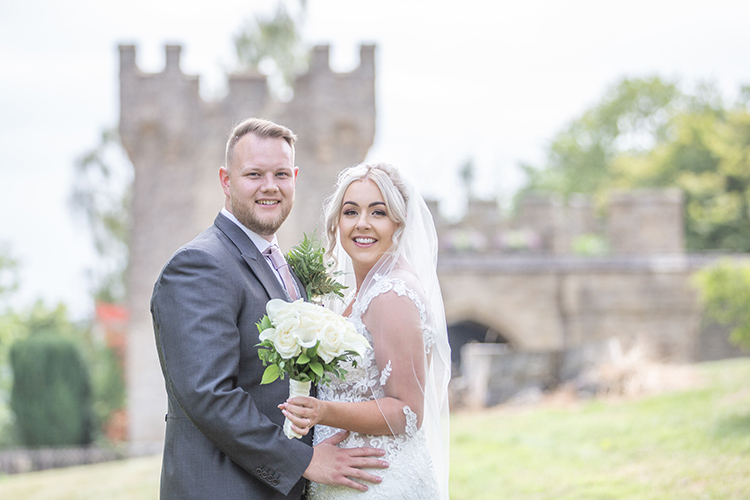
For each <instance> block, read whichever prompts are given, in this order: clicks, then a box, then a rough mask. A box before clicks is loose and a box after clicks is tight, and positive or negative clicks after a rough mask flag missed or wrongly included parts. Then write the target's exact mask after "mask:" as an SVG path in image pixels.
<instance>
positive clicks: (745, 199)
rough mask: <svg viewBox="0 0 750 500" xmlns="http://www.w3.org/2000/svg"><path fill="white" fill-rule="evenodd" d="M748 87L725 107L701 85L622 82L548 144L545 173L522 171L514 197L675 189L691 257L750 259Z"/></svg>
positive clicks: (602, 199)
mask: <svg viewBox="0 0 750 500" xmlns="http://www.w3.org/2000/svg"><path fill="white" fill-rule="evenodd" d="M748 100H750V87H744V88H742V89H740V92H739V98H738V99H737V100H736V101H735V102H731V103H727V102H725V99H724V98H722V96H721V94H720V93H719V91H718V90H717V89H716V88H715V87H713V86H711V85H708V84H700V85H698V86H697V87H696V88H695V90H693V91H692V92H688V91H686V90H684V89H683V88H682V86H680V85H679V84H678V83H676V82H669V81H665V80H662V79H661V78H658V77H652V78H644V79H623V80H622V81H620V82H618V83H616V84H615V85H613V86H612V87H611V88H610V89H609V90H608V91H607V92H606V93H605V94H604V96H603V97H602V98H601V99H600V101H599V102H598V103H596V104H594V105H593V106H592V107H591V108H589V109H588V110H586V111H585V112H584V113H583V114H582V115H581V116H579V117H578V118H577V119H575V120H573V121H572V122H571V123H569V124H568V125H567V126H566V127H565V128H563V130H561V131H560V132H558V133H557V134H556V135H555V137H553V138H552V140H551V142H550V144H549V146H548V147H547V152H546V161H545V163H544V165H541V166H534V165H528V164H526V165H522V167H523V169H524V171H525V172H526V174H527V176H528V183H527V184H526V186H525V187H524V188H523V189H522V190H521V191H520V192H519V194H518V196H523V195H524V194H525V193H528V192H532V191H535V192H555V193H561V194H562V195H564V196H566V197H567V196H570V195H572V194H574V193H588V194H592V195H594V197H595V199H596V201H597V203H598V205H599V206H600V207H603V206H606V200H607V196H608V194H609V193H610V192H611V191H613V190H628V189H639V188H665V187H676V188H679V189H680V190H682V191H683V193H684V194H685V201H686V208H685V230H686V245H687V250H688V251H702V250H725V251H739V252H747V251H750V168H748V167H749V165H750V113H749V112H748Z"/></svg>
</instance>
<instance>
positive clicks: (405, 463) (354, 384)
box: [308, 276, 440, 500]
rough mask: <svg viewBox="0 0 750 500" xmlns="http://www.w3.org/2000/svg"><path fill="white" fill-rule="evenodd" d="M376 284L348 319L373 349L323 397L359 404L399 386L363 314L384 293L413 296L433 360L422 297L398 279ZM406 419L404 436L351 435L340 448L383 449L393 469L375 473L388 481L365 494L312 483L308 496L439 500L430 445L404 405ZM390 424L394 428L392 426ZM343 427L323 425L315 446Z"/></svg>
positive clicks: (319, 499)
mask: <svg viewBox="0 0 750 500" xmlns="http://www.w3.org/2000/svg"><path fill="white" fill-rule="evenodd" d="M374 282H375V283H374V284H373V286H371V287H369V288H368V289H367V291H366V292H365V295H366V296H364V297H358V300H357V301H356V302H355V303H354V305H353V309H352V313H351V316H350V317H349V320H350V321H352V322H353V323H354V326H355V327H356V329H357V331H358V332H359V333H361V334H362V335H364V336H365V338H367V340H368V342H370V345H371V346H372V348H370V349H368V351H367V353H366V354H365V356H363V358H362V359H360V360H359V361H358V365H357V367H356V368H354V367H352V366H351V364H349V365H345V368H346V369H347V370H348V373H347V375H346V378H345V379H343V380H338V379H337V380H334V381H333V382H331V384H330V385H328V386H326V385H320V386H319V387H318V398H319V399H321V400H328V401H342V402H359V401H368V400H372V399H379V398H383V397H385V396H386V393H387V389H388V384H389V383H396V382H397V381H394V380H392V379H391V374H392V371H393V365H392V363H391V360H390V359H388V360H387V362H386V361H385V360H381V365H383V366H382V368H381V367H379V366H378V364H377V361H376V350H377V349H378V345H377V341H378V340H381V341H382V339H378V338H376V339H373V335H372V334H371V333H370V332H369V331H368V330H367V328H366V327H365V324H364V323H363V321H362V316H363V315H364V314H365V312H366V311H367V308H368V307H369V306H370V303H371V302H372V300H373V299H374V298H376V297H377V296H378V295H380V294H384V293H388V292H394V293H396V294H397V295H398V297H408V298H409V299H410V300H411V301H412V302H413V303H414V305H415V306H416V308H417V310H418V311H419V317H420V320H421V324H422V337H423V342H424V351H425V355H426V356H427V357H429V355H430V351H431V349H432V347H433V345H434V343H435V339H434V333H433V332H432V331H431V330H430V329H429V328H428V327H427V325H428V321H427V311H426V310H425V306H424V303H423V302H422V300H421V299H420V296H419V295H418V293H417V292H416V291H415V290H413V289H412V288H410V287H409V286H408V285H407V283H406V281H404V280H403V279H399V278H396V277H392V276H391V277H387V278H384V277H381V276H375V279H374ZM402 410H403V413H404V415H405V417H406V427H405V432H403V433H399V434H395V435H392V434H388V435H383V436H373V435H364V434H360V433H356V432H352V433H351V434H350V435H349V436H348V437H347V439H346V440H345V441H344V442H343V443H341V445H340V446H342V447H346V448H352V447H360V446H372V447H375V448H381V449H384V450H385V452H386V454H385V457H384V459H385V460H386V461H388V462H389V464H390V467H389V468H387V469H383V470H376V471H374V474H376V475H379V476H380V477H382V478H383V481H382V482H381V483H380V484H368V487H369V489H368V491H367V492H365V493H362V492H359V491H356V490H353V489H351V488H346V487H341V486H338V487H337V486H329V485H324V484H318V483H310V485H309V487H308V498H309V499H311V500H334V499H355V498H356V499H365V498H366V499H375V498H378V499H389V500H397V499H415V500H416V499H424V500H428V499H429V500H432V499H437V498H440V493H439V487H438V481H437V478H436V473H435V468H434V467H433V464H432V460H431V455H430V452H429V450H428V447H427V440H426V436H425V430H424V427H422V428H417V415H416V413H414V412H413V411H412V409H411V408H409V407H408V406H404V407H403V409H402ZM389 425H390V424H389ZM338 430H339V429H334V428H331V427H327V426H323V425H318V426H316V427H315V433H314V443H315V444H318V443H320V442H321V441H323V440H324V439H327V438H329V437H331V436H332V435H333V434H335V433H336V432H337V431H338Z"/></svg>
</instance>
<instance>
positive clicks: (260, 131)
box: [224, 118, 297, 168]
mask: <svg viewBox="0 0 750 500" xmlns="http://www.w3.org/2000/svg"><path fill="white" fill-rule="evenodd" d="M246 134H255V135H257V136H258V137H272V138H274V139H276V138H281V139H284V140H285V141H286V142H287V143H288V144H289V146H290V147H291V148H292V163H294V143H295V142H297V136H296V135H295V134H294V132H292V131H291V130H289V129H288V128H286V127H284V126H283V125H279V124H278V123H274V122H272V121H269V120H264V119H262V118H248V119H246V120H243V121H242V122H241V123H240V124H239V125H237V126H236V127H234V130H232V133H230V134H229V139H228V140H227V149H226V153H225V155H224V166H225V167H226V168H229V162H230V161H231V160H232V155H233V154H234V146H235V145H236V144H237V141H239V140H240V139H241V138H242V136H244V135H246Z"/></svg>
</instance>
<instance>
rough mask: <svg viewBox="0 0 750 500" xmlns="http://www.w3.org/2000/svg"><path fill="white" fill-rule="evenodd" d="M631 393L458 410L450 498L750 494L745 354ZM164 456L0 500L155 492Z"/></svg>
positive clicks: (16, 484) (25, 487) (33, 482)
mask: <svg viewBox="0 0 750 500" xmlns="http://www.w3.org/2000/svg"><path fill="white" fill-rule="evenodd" d="M697 371H698V375H699V377H698V378H699V382H698V383H697V385H696V387H693V388H691V389H687V390H680V391H677V392H670V393H664V394H660V395H656V396H650V397H642V398H638V399H616V400H591V401H585V402H578V403H574V404H567V405H563V406H559V405H544V404H542V405H536V406H526V407H520V408H503V407H500V408H496V409H490V410H486V411H481V412H473V413H468V412H457V413H455V414H454V415H453V416H452V419H451V436H452V439H451V441H452V442H451V499H452V500H465V499H472V500H481V499H493V500H494V499H501V500H514V499H524V500H542V499H550V500H552V499H554V500H567V499H570V500H574V499H575V500H588V499H590V500H610V499H611V500H615V499H628V500H667V499H675V500H678V499H679V500H690V499H696V500H697V499H711V500H722V499H733V500H735V499H736V500H739V499H750V358H745V359H739V360H730V361H722V362H718V363H707V364H702V365H698V367H697ZM159 463H160V460H159V457H148V458H138V459H130V460H122V461H118V462H111V463H106V464H99V465H89V466H84V467H72V468H69V469H58V470H51V471H42V472H33V473H29V474H21V475H14V476H0V498H2V499H6V498H7V499H24V500H63V499H64V500H67V499H71V500H72V499H75V500H87V499H97V500H99V499H105V498H106V499H128V500H140V499H144V500H145V499H149V500H150V499H155V498H157V497H158V494H157V492H158V482H159Z"/></svg>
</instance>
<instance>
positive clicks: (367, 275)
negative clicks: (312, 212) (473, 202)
mask: <svg viewBox="0 0 750 500" xmlns="http://www.w3.org/2000/svg"><path fill="white" fill-rule="evenodd" d="M324 216H325V230H326V239H327V245H326V248H327V249H328V251H327V253H326V257H328V258H329V259H330V258H334V259H335V260H336V263H337V268H338V269H339V270H342V271H345V274H344V276H346V277H347V278H348V279H349V280H351V279H352V277H353V279H354V283H345V284H349V285H350V286H349V290H353V292H352V294H351V296H350V297H349V298H348V300H347V301H345V303H344V304H343V305H339V306H338V308H339V309H344V310H343V312H342V314H343V315H344V316H347V317H348V318H349V320H350V321H351V322H352V323H353V324H354V325H355V327H356V328H357V331H358V332H360V333H361V334H363V335H364V336H365V337H366V338H367V340H368V341H369V342H370V344H371V346H372V348H371V349H369V350H368V352H367V353H366V354H365V356H363V357H362V359H359V360H358V362H357V364H356V366H354V365H353V364H349V365H348V366H345V368H346V369H347V370H348V373H347V375H346V377H345V378H344V379H343V380H334V381H333V382H331V384H330V385H327V386H326V385H321V386H319V387H318V399H315V398H309V397H308V398H299V397H297V398H292V399H290V400H288V401H287V402H286V403H284V404H283V405H281V408H282V411H283V412H284V414H285V415H286V416H287V417H288V418H289V419H290V420H291V421H292V423H293V428H294V430H295V431H296V432H298V433H300V434H306V433H307V432H308V431H309V430H310V429H311V428H312V426H315V432H314V442H315V444H317V443H319V442H321V441H323V440H324V439H326V438H328V437H330V436H332V435H333V434H334V433H335V432H337V431H338V430H340V429H347V430H349V431H351V432H350V434H349V436H348V437H347V438H346V440H344V441H343V442H342V443H341V445H340V446H343V447H356V446H372V447H376V448H382V449H384V450H385V451H386V455H385V457H384V458H385V460H387V461H388V462H389V464H390V467H389V468H388V469H386V470H384V471H383V473H382V482H381V483H379V484H377V485H371V486H369V487H368V490H367V492H365V493H361V492H359V491H355V490H353V489H350V488H346V487H342V486H329V485H324V484H318V483H310V486H309V489H308V498H310V499H313V500H325V499H346V498H387V499H400V498H403V499H407V498H408V499H430V500H432V499H447V498H448V381H449V379H450V347H449V345H448V336H447V331H446V324H445V312H444V309H443V301H442V297H441V294H440V285H439V283H438V279H437V272H436V265H437V234H436V232H435V226H434V224H433V221H432V217H431V215H430V213H429V210H428V209H427V206H426V205H425V203H424V200H423V199H422V198H421V197H420V196H419V195H418V194H417V193H416V191H415V189H414V187H413V186H411V185H410V184H407V182H406V181H405V180H404V178H403V176H402V175H401V174H400V173H399V171H398V170H396V168H394V167H393V166H391V165H388V164H382V163H378V164H360V165H355V166H353V167H350V168H348V169H346V170H344V171H343V172H341V173H340V174H339V178H338V183H337V186H336V191H335V192H334V193H333V195H332V196H331V197H330V198H328V200H327V202H326V207H325V212H324ZM351 285H354V286H351ZM332 307H333V306H332ZM339 312H341V311H339Z"/></svg>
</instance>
